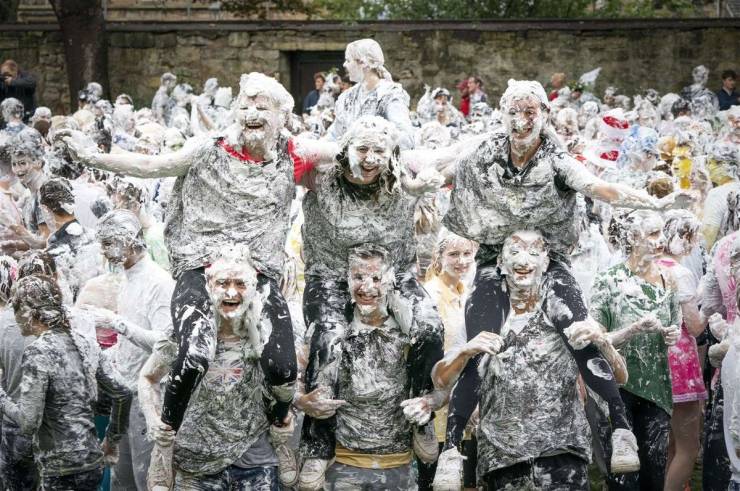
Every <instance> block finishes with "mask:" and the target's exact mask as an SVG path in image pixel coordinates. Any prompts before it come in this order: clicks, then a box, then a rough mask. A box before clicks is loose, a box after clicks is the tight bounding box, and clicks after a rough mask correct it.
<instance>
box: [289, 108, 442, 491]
mask: <svg viewBox="0 0 740 491" xmlns="http://www.w3.org/2000/svg"><path fill="white" fill-rule="evenodd" d="M398 136H399V132H398V130H397V129H396V127H395V126H394V125H393V124H392V123H390V122H389V121H387V120H385V119H383V118H381V117H379V116H362V117H361V118H359V119H358V120H357V121H355V122H354V123H353V124H352V126H351V127H350V129H349V131H347V133H345V135H344V137H343V139H342V144H341V151H340V152H339V154H338V155H337V156H336V158H335V159H332V161H331V162H330V163H325V164H323V165H320V166H317V167H316V170H315V171H314V172H311V173H310V177H309V178H308V179H306V183H307V186H308V192H307V193H306V196H305V197H304V200H303V213H304V216H305V223H304V225H303V241H304V248H305V251H304V254H305V264H306V269H305V277H306V288H305V290H304V296H303V311H304V317H305V320H306V326H308V328H309V329H312V330H313V334H312V335H311V337H310V343H309V357H308V366H307V369H306V387H305V390H306V394H305V395H302V396H300V397H297V398H296V406H297V407H299V408H300V409H303V410H304V411H306V415H307V417H306V418H305V419H304V422H303V432H302V438H301V450H302V452H303V453H304V455H305V456H307V457H308V458H307V459H306V462H305V464H304V466H303V470H302V472H301V477H300V487H301V489H307V490H308V489H320V488H321V486H322V484H323V481H324V473H325V470H326V468H327V466H328V465H329V463H330V461H331V459H332V457H333V454H334V447H335V445H334V436H333V432H332V431H331V425H332V424H333V423H332V421H331V420H329V421H322V420H321V419H316V418H317V416H320V415H318V414H316V413H314V412H312V411H311V409H310V408H309V407H307V406H306V402H307V399H310V398H311V397H314V396H315V395H316V393H315V391H319V390H321V389H322V387H321V386H326V387H329V388H331V387H333V386H334V384H335V382H336V377H337V373H336V369H337V361H338V360H339V359H340V357H341V340H342V339H343V337H344V334H345V332H346V329H347V325H348V313H347V312H346V307H347V305H348V303H349V301H350V291H349V285H348V282H347V275H348V264H347V259H346V258H347V256H348V254H349V252H350V250H351V248H352V247H354V246H356V245H358V244H363V243H373V244H377V245H378V246H381V247H384V248H385V249H387V250H388V251H389V258H390V259H391V260H392V261H393V269H394V271H395V272H396V275H397V278H396V282H395V288H394V290H393V292H392V294H391V299H392V301H391V308H392V309H393V310H394V313H395V314H396V315H397V316H399V317H400V316H401V314H402V313H403V315H406V316H407V317H410V319H409V325H410V329H412V331H413V336H412V337H413V339H414V342H413V343H412V345H411V353H410V354H409V360H410V362H409V376H408V380H409V383H410V384H411V387H412V394H413V395H414V396H421V395H424V394H425V393H427V392H429V391H430V390H431V389H432V381H431V378H430V377H429V373H430V371H431V367H432V366H433V365H434V363H436V361H437V360H439V359H440V358H441V357H442V337H443V327H442V322H441V320H440V319H439V316H438V314H437V309H436V308H435V306H434V302H433V301H432V300H431V298H430V297H429V295H428V294H427V293H426V291H424V289H423V288H422V287H421V285H420V284H419V282H418V281H417V279H416V277H415V276H414V274H413V267H414V264H415V253H416V243H415V242H416V241H415V239H414V209H415V205H416V203H417V201H418V200H419V196H417V195H415V194H411V193H409V192H408V191H406V188H405V187H404V186H403V185H402V180H403V179H402V177H401V168H400V165H401V164H400V162H399V161H398V154H399V144H398ZM432 189H434V188H432ZM406 312H407V314H406ZM349 317H350V318H351V315H350V316H349ZM312 393H314V394H313V396H312V395H311V394H312ZM331 398H332V397H331V395H330V396H329V399H331ZM321 417H322V418H327V417H326V416H323V415H321ZM414 442H415V450H416V453H417V456H418V457H420V458H421V459H422V460H424V461H433V460H434V459H435V458H436V454H437V443H436V440H435V438H434V435H433V431H432V428H431V425H426V426H424V425H421V427H417V429H415V433H414Z"/></svg>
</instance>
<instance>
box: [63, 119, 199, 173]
mask: <svg viewBox="0 0 740 491" xmlns="http://www.w3.org/2000/svg"><path fill="white" fill-rule="evenodd" d="M59 134H60V135H61V137H62V139H63V141H64V143H65V144H66V145H67V148H68V149H69V151H70V153H71V154H72V157H73V158H74V159H75V160H78V161H80V162H82V163H83V164H85V165H88V166H90V167H95V168H98V169H103V170H106V171H109V172H115V173H118V174H123V175H127V176H133V177H141V178H156V177H177V176H183V175H185V173H186V172H187V171H188V169H189V168H190V165H191V164H192V162H193V157H194V156H195V152H196V151H197V150H198V149H199V148H200V147H201V146H202V145H205V144H208V143H207V142H208V140H207V139H199V138H194V139H190V140H188V141H187V142H186V143H185V146H183V148H181V149H180V150H178V151H177V152H173V153H169V154H164V155H143V154H138V153H133V152H121V153H115V154H110V153H98V152H96V151H95V146H94V144H93V145H92V146H91V144H90V143H91V140H90V139H89V137H87V136H86V135H85V134H83V133H81V132H79V131H74V130H65V131H64V132H60V133H59Z"/></svg>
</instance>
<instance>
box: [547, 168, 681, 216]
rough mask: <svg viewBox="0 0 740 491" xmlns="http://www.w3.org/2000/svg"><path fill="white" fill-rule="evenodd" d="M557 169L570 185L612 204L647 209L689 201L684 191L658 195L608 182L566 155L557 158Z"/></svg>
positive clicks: (585, 193) (676, 206) (658, 208)
mask: <svg viewBox="0 0 740 491" xmlns="http://www.w3.org/2000/svg"><path fill="white" fill-rule="evenodd" d="M555 167H556V171H557V172H558V174H559V175H560V176H561V177H563V178H564V179H565V183H566V184H567V185H568V186H569V187H570V188H571V189H574V190H576V191H578V192H580V193H583V194H584V195H586V196H588V197H589V198H593V199H598V200H600V201H604V202H606V203H609V204H610V205H613V206H617V207H622V208H633V209H647V210H665V209H669V208H685V207H686V206H688V204H690V202H689V201H688V200H689V198H688V196H687V195H686V194H685V193H681V192H676V193H673V194H669V195H668V196H666V197H664V198H661V199H658V198H655V197H654V196H650V195H649V194H647V192H645V191H643V190H638V189H633V188H631V187H629V186H625V185H623V184H615V183H608V182H606V181H604V180H602V179H599V178H598V177H596V176H595V175H593V174H591V172H589V171H588V170H587V169H586V168H585V167H584V166H583V165H581V164H579V163H578V162H576V161H575V160H574V159H572V158H570V157H567V158H565V159H560V160H558V161H557V162H556V165H555Z"/></svg>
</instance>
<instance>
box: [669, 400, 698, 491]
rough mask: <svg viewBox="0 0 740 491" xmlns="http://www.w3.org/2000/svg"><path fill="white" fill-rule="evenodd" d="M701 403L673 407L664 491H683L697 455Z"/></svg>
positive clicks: (688, 403)
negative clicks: (670, 450)
mask: <svg viewBox="0 0 740 491" xmlns="http://www.w3.org/2000/svg"><path fill="white" fill-rule="evenodd" d="M701 418H702V401H692V402H682V403H677V404H674V405H673V416H672V417H671V440H672V442H673V447H674V455H673V459H671V460H670V463H669V464H668V472H667V473H666V480H665V491H683V490H684V487H685V486H686V482H687V481H688V480H689V479H690V478H691V473H692V471H693V470H694V464H696V458H697V456H698V455H699V432H700V430H701Z"/></svg>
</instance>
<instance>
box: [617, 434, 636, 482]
mask: <svg viewBox="0 0 740 491" xmlns="http://www.w3.org/2000/svg"><path fill="white" fill-rule="evenodd" d="M639 470H640V457H639V456H638V455H637V439H636V438H635V435H634V434H633V433H632V432H631V431H630V430H625V429H622V428H619V429H616V430H614V433H612V460H611V471H612V474H625V473H628V472H637V471H639Z"/></svg>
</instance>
